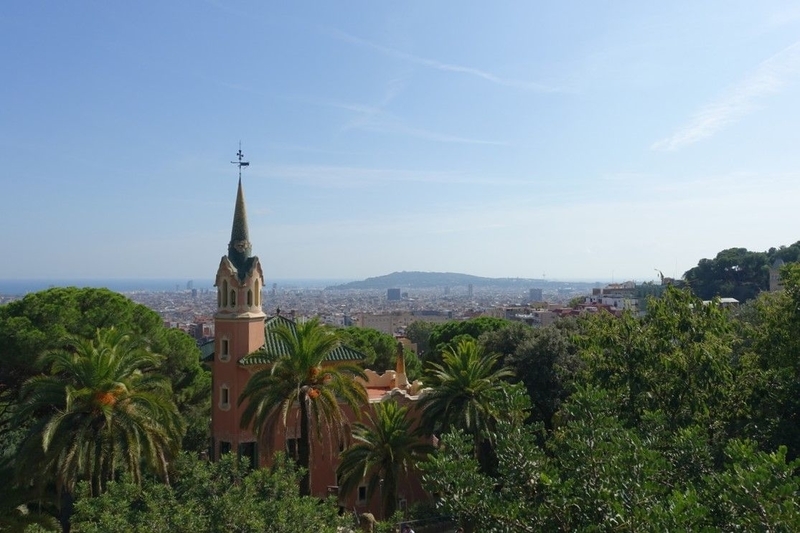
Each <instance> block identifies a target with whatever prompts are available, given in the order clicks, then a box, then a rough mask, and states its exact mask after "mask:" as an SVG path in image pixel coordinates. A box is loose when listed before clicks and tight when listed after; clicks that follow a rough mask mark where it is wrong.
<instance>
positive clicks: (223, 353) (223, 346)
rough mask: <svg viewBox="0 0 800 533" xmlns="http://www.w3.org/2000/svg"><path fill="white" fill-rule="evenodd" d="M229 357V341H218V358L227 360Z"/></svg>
mask: <svg viewBox="0 0 800 533" xmlns="http://www.w3.org/2000/svg"><path fill="white" fill-rule="evenodd" d="M230 358H231V351H230V341H228V339H224V338H223V339H222V340H220V342H219V360H220V361H228V360H230Z"/></svg>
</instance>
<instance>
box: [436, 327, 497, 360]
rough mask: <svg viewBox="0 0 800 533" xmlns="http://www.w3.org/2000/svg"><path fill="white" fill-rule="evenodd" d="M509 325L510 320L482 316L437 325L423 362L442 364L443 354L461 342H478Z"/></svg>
mask: <svg viewBox="0 0 800 533" xmlns="http://www.w3.org/2000/svg"><path fill="white" fill-rule="evenodd" d="M506 325H508V320H504V319H502V318H493V317H488V316H482V317H478V318H472V319H470V320H451V321H450V322H445V323H444V324H437V325H436V326H435V327H434V328H433V330H432V331H431V334H430V337H429V338H428V345H429V347H430V349H429V351H428V352H427V354H426V356H425V358H424V359H423V362H425V363H427V362H433V363H439V362H441V358H442V354H443V353H444V351H445V350H446V349H447V348H448V346H449V347H455V346H456V345H457V344H458V343H459V341H461V340H468V338H471V339H472V340H475V341H477V340H478V338H480V336H481V335H483V334H484V333H486V332H489V331H495V330H498V329H500V328H502V327H504V326H506Z"/></svg>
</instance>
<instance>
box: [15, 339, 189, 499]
mask: <svg viewBox="0 0 800 533" xmlns="http://www.w3.org/2000/svg"><path fill="white" fill-rule="evenodd" d="M66 344H67V346H69V349H65V350H56V351H54V352H48V353H46V354H45V355H44V356H43V359H42V366H43V367H45V368H48V369H49V375H42V376H34V377H32V378H30V379H29V380H28V381H26V382H25V385H24V386H23V388H22V396H21V398H22V399H21V404H20V408H19V410H18V412H17V413H16V415H17V420H20V421H25V420H27V419H28V418H29V417H32V416H34V415H36V414H40V413H44V416H43V417H42V418H40V419H39V420H38V421H37V422H36V423H35V424H34V425H33V426H32V427H31V430H30V432H29V434H28V437H27V439H26V440H25V442H24V443H23V446H22V449H21V453H20V456H19V458H18V459H19V461H18V464H17V469H18V472H19V473H20V475H21V476H23V477H25V478H27V479H30V477H29V476H31V475H32V474H33V475H35V476H41V477H40V478H39V479H40V481H44V482H53V483H55V485H56V487H57V488H58V489H59V490H65V491H66V492H68V493H72V492H73V491H74V487H75V483H76V482H77V481H79V480H87V481H89V482H90V485H89V486H90V490H91V493H92V494H99V493H101V492H103V490H104V489H105V486H106V483H107V482H108V481H109V480H110V479H112V478H113V476H114V474H115V473H116V472H117V470H118V469H122V470H124V471H127V472H129V473H130V474H131V475H132V476H133V479H134V480H135V481H137V482H139V481H140V480H141V478H142V465H143V464H144V465H147V466H148V467H149V468H150V469H152V471H154V472H156V473H158V474H159V475H161V476H162V477H163V478H165V479H168V476H169V474H168V463H169V460H170V459H171V458H172V457H173V456H174V455H175V453H177V451H178V450H179V447H180V439H181V437H182V435H183V429H184V428H183V423H182V420H181V418H180V415H179V414H178V411H177V409H176V407H175V404H174V403H173V402H172V400H171V398H170V392H171V391H170V387H169V383H168V382H167V381H166V380H165V379H164V378H163V377H161V376H159V375H157V374H154V373H152V372H151V371H152V370H153V369H154V368H156V366H157V364H158V360H159V357H158V356H157V355H155V354H153V353H152V352H150V351H148V350H146V349H145V348H143V346H142V344H141V342H140V341H139V340H138V339H136V338H134V337H133V336H132V335H129V334H126V333H124V332H122V331H120V330H117V329H114V328H111V329H105V330H98V331H97V332H96V335H95V338H94V340H86V339H83V338H80V337H75V336H73V337H70V338H69V339H67V341H66Z"/></svg>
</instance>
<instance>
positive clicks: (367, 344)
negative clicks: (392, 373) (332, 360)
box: [337, 326, 397, 374]
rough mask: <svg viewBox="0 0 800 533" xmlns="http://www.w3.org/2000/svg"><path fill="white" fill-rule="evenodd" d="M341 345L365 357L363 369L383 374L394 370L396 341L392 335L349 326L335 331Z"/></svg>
mask: <svg viewBox="0 0 800 533" xmlns="http://www.w3.org/2000/svg"><path fill="white" fill-rule="evenodd" d="M337 334H338V335H339V338H340V339H341V342H342V344H345V345H347V346H349V347H350V348H354V349H356V350H358V351H359V352H361V353H363V354H364V355H366V356H367V357H366V359H365V360H364V368H369V369H372V370H374V371H376V372H378V373H379V374H380V373H383V372H385V371H386V370H394V366H395V359H396V357H397V341H396V340H395V338H394V337H393V336H392V335H389V334H386V333H382V332H380V331H378V330H377V329H372V328H360V327H358V326H350V327H347V328H342V329H339V330H337Z"/></svg>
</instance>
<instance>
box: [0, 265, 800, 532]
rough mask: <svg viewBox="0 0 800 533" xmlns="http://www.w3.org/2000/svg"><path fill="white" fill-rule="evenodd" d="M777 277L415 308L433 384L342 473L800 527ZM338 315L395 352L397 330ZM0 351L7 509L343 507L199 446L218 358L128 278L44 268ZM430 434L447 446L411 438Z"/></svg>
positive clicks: (456, 498) (305, 514) (48, 514)
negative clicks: (557, 309) (582, 299)
mask: <svg viewBox="0 0 800 533" xmlns="http://www.w3.org/2000/svg"><path fill="white" fill-rule="evenodd" d="M783 276H784V283H785V287H786V289H785V291H783V292H780V293H761V294H759V295H758V296H757V297H756V298H754V299H752V300H751V301H750V302H748V303H747V304H745V305H743V306H741V307H740V308H739V309H735V310H729V309H723V308H722V307H721V306H719V305H717V304H715V303H712V304H709V305H704V304H703V303H702V301H701V300H700V299H699V298H697V297H695V296H694V295H693V294H692V293H691V292H690V291H688V290H679V289H676V288H673V287H670V288H668V289H667V290H666V291H665V292H664V294H663V295H662V296H661V297H660V298H658V299H652V300H651V301H650V302H649V304H648V313H647V315H646V316H645V317H641V318H639V317H635V316H632V315H623V316H622V317H619V318H615V317H612V316H610V315H607V314H602V313H600V314H593V315H587V316H586V317H582V318H579V319H569V320H563V321H560V322H558V323H556V324H554V325H552V326H548V327H542V328H531V327H528V326H526V325H524V324H521V323H516V322H509V321H506V320H501V319H494V318H478V319H473V320H469V321H462V322H449V323H446V324H441V325H436V326H432V325H428V324H424V323H421V322H417V323H414V324H412V325H411V326H409V328H408V330H407V335H408V336H409V338H411V339H412V340H414V341H415V342H417V344H418V346H419V348H420V353H419V360H418V361H417V360H415V363H414V365H417V367H416V368H417V369H416V370H415V372H420V373H421V377H422V379H423V380H424V381H425V383H426V386H428V387H429V390H428V391H426V392H425V393H424V394H423V395H422V396H421V397H420V400H419V401H418V402H417V403H416V408H415V409H416V411H406V409H405V408H403V409H399V408H398V407H397V406H396V405H395V404H393V402H387V403H386V404H385V405H384V404H380V407H378V408H376V409H375V410H374V411H373V412H372V413H371V414H370V416H368V417H367V418H366V419H365V420H362V422H360V423H358V424H356V425H355V427H354V431H353V443H352V444H351V446H350V447H348V448H346V449H345V450H344V451H343V454H342V463H341V465H340V474H341V475H342V476H343V480H348V482H358V481H359V479H361V478H363V477H366V478H368V481H369V484H370V486H372V487H378V486H381V487H382V495H383V496H384V500H385V501H384V502H382V503H383V516H390V515H391V513H392V510H393V508H394V505H395V504H396V500H395V499H392V498H389V497H388V496H387V494H393V493H392V492H391V491H390V490H389V489H391V488H393V486H394V483H395V482H394V481H390V480H391V479H393V478H390V477H389V476H387V472H390V470H387V469H402V471H405V469H412V470H413V469H420V470H421V472H422V474H423V480H424V483H425V486H426V488H427V489H428V490H429V492H430V494H431V495H433V496H434V497H435V498H434V503H433V505H434V506H435V508H434V509H432V510H431V509H427V510H425V509H423V508H419V509H416V510H412V511H411V515H410V516H409V517H414V516H420V515H421V514H422V513H434V514H437V515H445V516H449V517H451V518H452V519H453V521H454V522H457V523H458V524H459V525H462V526H463V527H465V529H466V530H467V531H498V532H505V531H554V530H556V531H673V530H683V531H730V530H741V531H797V530H800V506H798V501H800V500H799V499H798V497H799V496H800V480H799V479H798V477H797V475H796V473H795V471H796V470H797V468H798V467H800V462H798V460H797V458H798V456H800V424H798V422H799V421H800V334H799V333H798V332H800V266H798V265H787V267H785V268H784V270H783ZM315 328H316V326H315ZM339 335H341V336H342V338H344V339H345V342H347V343H349V344H357V345H358V347H359V348H360V349H361V350H362V351H364V352H365V353H367V355H368V358H370V359H371V361H372V364H374V365H375V366H384V367H388V368H392V367H393V358H392V355H391V354H392V353H396V351H394V350H396V344H394V343H393V342H392V341H391V340H390V338H386V337H385V336H382V335H380V334H374V333H372V332H364V331H356V330H352V329H348V330H340V331H339ZM0 361H1V362H2V364H1V365H0V384H2V389H0V445H2V446H1V447H0V453H2V454H3V456H2V463H0V468H1V469H2V471H1V473H2V478H3V479H4V480H6V483H5V484H4V486H3V487H0V490H2V491H3V493H2V494H0V530H10V531H24V530H26V528H27V530H28V531H37V530H38V531H41V530H42V529H43V528H44V529H54V528H58V527H59V524H58V523H56V522H55V521H54V518H55V517H59V518H61V519H62V523H61V524H60V526H61V527H64V528H65V529H66V528H69V527H71V528H72V531H101V530H104V531H111V530H128V531H144V530H154V531H160V530H167V529H169V530H170V531H187V532H189V531H216V530H220V529H231V530H237V531H263V530H265V529H269V530H271V531H285V532H287V533H288V532H295V531H296V532H300V531H309V530H313V531H335V530H336V529H337V527H339V526H341V525H343V524H344V523H351V521H350V522H348V521H347V520H346V519H345V520H344V522H343V520H342V519H341V517H337V513H336V511H337V502H335V501H329V502H320V501H318V500H316V499H313V498H308V497H305V496H301V495H300V491H299V485H300V483H301V480H302V472H298V471H297V469H296V467H295V466H294V464H293V463H292V462H286V461H283V460H277V461H276V462H275V463H274V466H273V467H272V469H267V470H260V471H257V472H249V471H247V470H243V469H241V468H242V467H241V465H238V464H237V463H236V461H235V458H228V459H226V460H225V461H222V462H219V463H209V462H207V461H204V460H198V459H197V457H198V456H199V455H201V454H202V453H203V452H204V451H205V450H206V447H207V443H208V437H207V435H208V433H207V431H208V425H207V424H208V416H209V415H208V413H209V408H210V405H209V404H210V376H209V374H208V372H207V370H205V369H203V368H202V366H201V365H200V363H199V353H198V351H197V348H196V347H195V345H194V343H193V341H192V340H191V339H189V338H188V337H187V336H186V335H184V334H183V333H181V332H179V331H176V330H167V329H165V328H163V326H162V325H161V321H160V319H159V318H158V316H157V315H156V314H155V313H153V312H152V311H150V310H148V309H146V308H144V307H143V306H139V305H137V304H133V303H132V302H130V301H129V300H127V299H125V298H124V297H122V296H120V295H116V294H114V293H110V292H109V291H98V290H95V289H51V290H49V291H45V292H42V293H37V294H33V295H29V296H28V297H26V298H25V299H23V300H20V301H17V302H13V303H11V304H8V305H6V306H2V307H0ZM368 366H369V365H368ZM303 375H304V376H307V377H308V376H311V378H309V379H312V381H313V380H314V379H316V377H317V374H316V373H315V372H303ZM326 385H327V382H325V381H324V380H322V381H321V380H316V381H313V383H312V386H310V387H309V388H308V390H309V393H308V394H307V397H308V398H310V400H309V401H311V400H316V399H317V398H322V397H323V396H324V395H322V394H319V393H317V394H311V391H312V390H316V391H322V388H323V387H324V386H326ZM143 414H146V415H147V416H146V417H142V416H141V415H143ZM67 415H68V416H67ZM415 421H418V422H419V423H418V424H417V423H416V422H415ZM320 427H323V426H320ZM410 427H416V428H417V431H419V433H416V434H415V435H416V437H417V438H416V439H415V438H408V437H409V434H410V429H409V428H410ZM431 435H434V436H436V437H437V439H438V441H439V444H438V447H436V448H435V449H431V448H430V447H429V446H420V443H421V442H430V441H431V439H430V436H431ZM381 439H386V440H381ZM387 449H391V454H388V455H387V454H386V453H385V452H386V450H387ZM181 450H183V451H185V452H187V453H183V454H182V453H181ZM387 457H388V459H387ZM131 458H136V459H137V460H135V461H134V460H131ZM390 459H391V460H390ZM400 459H402V460H400ZM399 471H401V470H397V472H399ZM391 472H395V470H391ZM380 480H383V481H384V483H383V484H380V483H379V481H380ZM375 490H377V488H375ZM390 500H391V501H390Z"/></svg>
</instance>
